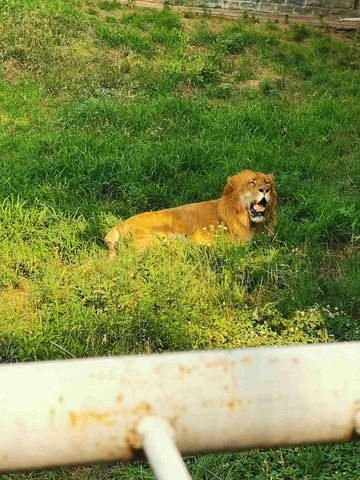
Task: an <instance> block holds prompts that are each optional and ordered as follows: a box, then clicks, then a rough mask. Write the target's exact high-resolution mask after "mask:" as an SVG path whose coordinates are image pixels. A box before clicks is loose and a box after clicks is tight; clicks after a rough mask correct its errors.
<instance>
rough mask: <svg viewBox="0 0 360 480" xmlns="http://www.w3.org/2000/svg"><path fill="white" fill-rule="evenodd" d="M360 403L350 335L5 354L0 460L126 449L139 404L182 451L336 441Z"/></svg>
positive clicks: (28, 461)
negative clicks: (76, 353) (151, 349)
mask: <svg viewBox="0 0 360 480" xmlns="http://www.w3.org/2000/svg"><path fill="white" fill-rule="evenodd" d="M359 407H360V343H359V342H354V343H350V342H349V343H343V344H327V345H312V346H296V347H281V348H257V349H255V348H253V349H243V350H232V351H229V350H227V351H212V352H187V353H176V354H163V355H138V356H129V357H113V358H101V359H100V358H98V359H81V360H66V361H59V362H37V363H25V364H20V365H19V364H16V365H15V364H13V365H4V366H1V367H0V471H2V472H4V471H12V470H19V469H28V468H44V467H52V466H58V465H71V464H84V463H91V462H101V461H116V460H131V459H132V458H133V452H134V449H136V448H140V447H141V445H142V442H141V437H140V435H139V433H138V432H137V428H138V425H139V424H140V422H141V421H142V420H143V419H144V418H145V417H147V416H149V415H154V416H158V417H161V418H163V419H164V420H165V421H167V422H168V423H169V424H170V425H171V426H172V427H173V429H174V431H175V435H176V444H177V446H178V447H179V450H180V452H181V453H182V454H187V453H200V452H208V451H224V450H240V449H248V448H254V447H272V446H281V445H298V444H304V443H319V442H340V441H346V440H349V439H350V438H351V437H352V436H356V430H355V427H356V416H357V415H358V411H359ZM357 429H358V431H359V427H358V425H357Z"/></svg>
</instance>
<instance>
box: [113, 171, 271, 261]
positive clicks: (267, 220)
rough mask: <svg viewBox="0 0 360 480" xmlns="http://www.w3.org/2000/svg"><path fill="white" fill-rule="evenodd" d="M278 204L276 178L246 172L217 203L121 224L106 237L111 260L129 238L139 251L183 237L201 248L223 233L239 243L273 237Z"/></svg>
mask: <svg viewBox="0 0 360 480" xmlns="http://www.w3.org/2000/svg"><path fill="white" fill-rule="evenodd" d="M275 204H276V191H275V187H274V178H273V175H271V174H264V173H260V172H252V171H251V170H243V171H242V172H240V173H238V174H237V175H234V176H233V177H229V178H228V179H227V182H226V185H225V187H224V190H223V193H222V196H221V198H219V199H217V200H208V201H206V202H200V203H190V204H187V205H182V206H180V207H174V208H169V209H166V210H159V211H155V212H146V213H140V214H139V215H135V216H133V217H130V218H128V219H127V220H125V221H123V222H121V223H120V224H119V225H117V226H116V227H114V228H112V229H111V230H110V232H109V233H108V234H107V235H106V237H105V243H106V245H107V247H108V250H109V258H110V259H111V260H112V259H114V258H115V257H116V253H115V247H116V245H117V242H118V241H119V240H120V239H121V238H127V237H128V238H132V239H133V242H134V246H135V248H136V249H139V248H143V247H148V246H150V245H154V244H156V243H159V242H161V241H162V240H164V239H172V238H176V237H180V238H181V237H183V236H186V237H190V238H191V239H192V241H193V242H194V243H197V244H209V243H212V242H213V240H214V233H216V232H218V231H219V230H220V229H222V230H224V231H225V234H226V236H228V237H229V238H230V239H231V240H234V241H239V242H247V241H248V240H250V239H251V238H252V236H253V235H257V234H258V233H260V232H261V231H267V232H268V233H270V234H272V233H273V227H274V226H275V224H276V213H275Z"/></svg>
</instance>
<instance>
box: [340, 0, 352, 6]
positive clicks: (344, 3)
mask: <svg viewBox="0 0 360 480" xmlns="http://www.w3.org/2000/svg"><path fill="white" fill-rule="evenodd" d="M341 8H355V0H341Z"/></svg>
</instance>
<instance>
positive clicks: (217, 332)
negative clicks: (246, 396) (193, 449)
mask: <svg viewBox="0 0 360 480" xmlns="http://www.w3.org/2000/svg"><path fill="white" fill-rule="evenodd" d="M0 3H1V13H0V21H1V25H2V28H1V30H0V52H1V58H2V63H1V66H0V102H1V112H0V113H1V114H0V125H1V129H0V152H1V155H0V359H1V361H2V362H4V363H7V362H19V361H30V360H45V359H62V358H70V357H86V356H100V355H116V354H126V353H143V352H164V351H174V350H194V349H211V348H238V347H246V346H261V345H282V344H299V343H315V342H326V341H341V340H359V338H360V330H359V328H360V327H359V318H360V299H359V293H358V292H359V287H360V261H359V256H360V253H359V252H360V250H359V243H360V242H359V240H360V233H359V225H360V215H359V209H360V200H359V198H360V197H359V188H360V168H359V154H360V144H359V132H360V110H359V108H358V105H359V101H360V93H359V84H360V49H359V47H360V44H359V37H358V36H356V35H352V34H348V35H346V36H345V35H343V34H336V35H335V33H334V32H332V31H331V30H328V29H324V28H320V27H319V28H310V27H303V26H291V27H290V26H288V25H278V24H274V23H270V22H267V23H262V24H261V23H260V24H253V23H251V22H246V21H235V20H226V19H214V18H211V17H209V18H206V19H205V18H201V17H198V16H196V15H184V16H183V17H181V16H179V15H177V14H175V13H174V12H172V11H170V10H168V9H166V10H163V11H154V10H142V9H129V8H126V7H124V6H123V5H121V4H120V3H119V2H112V1H109V2H99V1H90V0H89V1H84V2H81V1H80V0H78V1H75V0H67V1H65V0H64V1H61V0H59V1H45V0H43V1H41V0H21V1H20V0H19V1H15V0H3V1H2V2H0ZM185 17H187V18H185ZM245 20H246V19H245ZM244 168H251V169H254V170H259V171H264V172H271V173H273V174H274V176H275V180H276V188H277V191H278V198H279V202H278V226H277V228H276V235H275V237H274V238H271V239H269V238H258V239H255V240H254V241H252V242H251V243H249V244H246V245H234V244H233V245H229V244H228V243H227V242H226V241H225V240H224V239H222V238H219V239H218V241H217V243H216V245H215V246H213V247H211V248H201V247H196V246H193V245H191V244H189V243H188V242H181V243H174V244H171V245H170V246H159V247H157V248H153V249H151V250H149V251H146V252H138V253H135V252H134V251H133V250H132V249H131V247H130V246H128V245H120V246H119V255H118V259H117V260H116V261H115V262H112V263H109V262H108V260H107V257H106V251H105V248H104V245H103V241H102V239H103V237H104V235H105V233H106V232H107V231H108V230H109V229H110V228H111V227H112V226H114V225H115V224H116V223H118V222H119V221H120V220H121V219H124V218H127V217H128V216H130V215H132V214H135V213H139V212H142V211H145V210H150V209H159V208H166V207H171V206H176V205H181V204H184V203H188V202H195V201H202V200H208V199H210V198H216V197H218V196H219V195H220V192H221V189H222V187H223V185H224V183H225V180H226V178H227V177H228V176H229V175H232V174H235V173H237V172H238V171H240V170H242V169H244ZM187 463H188V465H189V468H190V470H191V473H192V475H193V478H194V479H198V480H203V479H213V478H221V479H226V480H230V479H233V480H234V479H238V478H246V479H247V478H248V479H263V478H266V479H279V480H280V479H285V478H286V479H324V480H325V479H330V478H331V479H333V478H334V479H340V478H346V479H355V478H357V476H358V475H357V473H356V472H357V471H358V468H359V464H360V450H359V447H358V446H357V445H356V444H347V445H335V446H317V447H302V448H293V449H275V450H270V451H266V452H265V451H252V452H248V453H236V454H221V455H220V454H219V455H208V456H202V457H190V458H188V459H187ZM45 475H46V476H47V477H46V478H53V479H67V478H74V479H92V478H100V479H102V478H103V479H105V478H106V479H109V478H124V479H129V480H130V479H131V478H139V479H150V478H153V477H152V474H151V473H150V471H149V469H148V467H147V465H146V464H145V463H136V464H134V465H121V464H120V465H110V466H95V467H88V468H78V469H73V470H68V469H58V470H56V471H53V472H34V473H26V474H11V475H3V476H2V477H1V478H2V479H10V478H11V479H23V478H34V479H35V478H44V476H45Z"/></svg>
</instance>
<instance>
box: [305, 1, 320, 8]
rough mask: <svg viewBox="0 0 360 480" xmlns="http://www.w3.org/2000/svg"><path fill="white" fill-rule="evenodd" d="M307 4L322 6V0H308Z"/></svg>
mask: <svg viewBox="0 0 360 480" xmlns="http://www.w3.org/2000/svg"><path fill="white" fill-rule="evenodd" d="M306 5H307V6H309V7H321V5H322V0H307V2H306Z"/></svg>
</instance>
